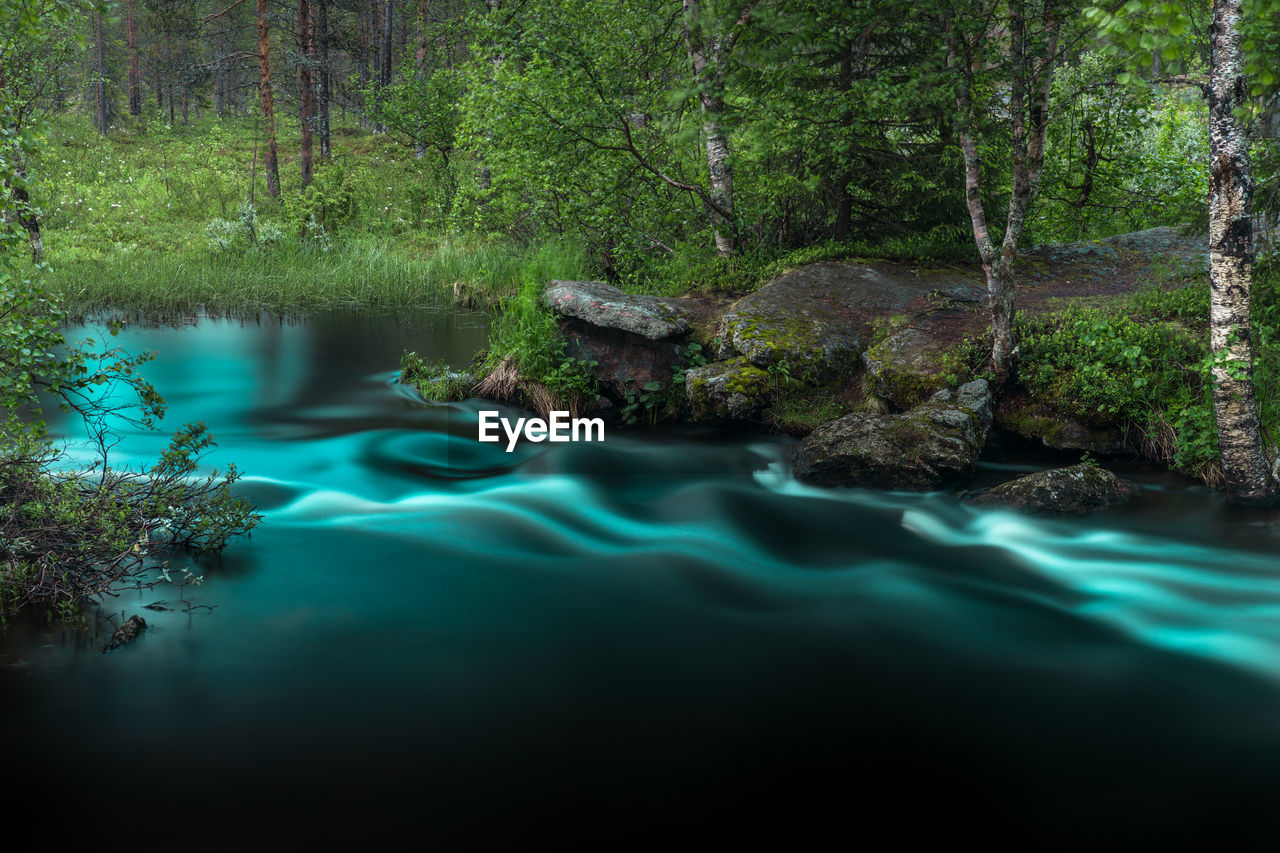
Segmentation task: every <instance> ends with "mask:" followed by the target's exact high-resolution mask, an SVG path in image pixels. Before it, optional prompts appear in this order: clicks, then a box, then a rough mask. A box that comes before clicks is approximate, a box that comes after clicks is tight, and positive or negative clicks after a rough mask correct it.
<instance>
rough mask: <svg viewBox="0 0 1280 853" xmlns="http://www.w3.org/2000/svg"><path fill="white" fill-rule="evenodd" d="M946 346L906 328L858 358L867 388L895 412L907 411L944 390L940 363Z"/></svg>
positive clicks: (927, 335) (917, 330) (926, 335)
mask: <svg viewBox="0 0 1280 853" xmlns="http://www.w3.org/2000/svg"><path fill="white" fill-rule="evenodd" d="M947 348H948V345H947V343H946V342H945V341H943V340H940V339H939V338H938V337H936V336H935V335H932V334H930V333H929V332H928V331H926V330H924V329H919V328H915V327H908V328H906V329H903V330H902V331H900V332H897V333H896V334H893V335H890V336H889V337H888V338H886V339H885V340H883V341H881V342H880V343H878V344H876V345H875V346H873V347H871V349H869V350H867V351H866V352H864V353H863V354H862V364H863V367H864V368H865V369H866V375H867V381H868V384H869V386H870V388H871V390H873V391H874V392H875V393H876V394H878V395H879V396H881V397H883V398H884V399H886V400H888V401H889V402H890V403H892V404H893V405H894V406H897V407H898V408H902V409H905V408H910V407H911V406H913V405H915V404H916V403H919V402H920V401H921V400H924V399H928V398H929V397H930V396H931V395H933V394H934V393H935V392H936V391H938V390H940V389H941V388H944V387H946V384H947V382H946V379H945V378H944V376H945V374H946V369H945V367H944V366H943V363H942V359H943V356H944V355H945V353H946V351H947Z"/></svg>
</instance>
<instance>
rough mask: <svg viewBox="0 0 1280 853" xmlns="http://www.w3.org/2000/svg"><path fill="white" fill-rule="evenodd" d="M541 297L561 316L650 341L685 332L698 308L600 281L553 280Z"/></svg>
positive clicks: (696, 314) (680, 300)
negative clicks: (622, 289)
mask: <svg viewBox="0 0 1280 853" xmlns="http://www.w3.org/2000/svg"><path fill="white" fill-rule="evenodd" d="M542 300H543V303H544V304H545V305H546V306H547V307H548V308H550V309H551V310H552V311H554V312H555V313H557V314H559V315H560V316H562V317H573V318H576V319H578V320H581V321H582V322H583V323H584V324H587V325H590V326H597V327H600V328H605V329H617V330H619V331H622V332H628V333H630V334H633V335H638V336H640V337H642V338H648V339H649V340H653V341H663V340H669V339H671V338H678V337H681V336H683V335H686V334H688V333H689V330H690V328H691V324H692V323H693V322H695V321H696V320H697V319H698V311H697V309H696V308H695V307H694V305H693V304H692V303H691V302H689V301H688V300H683V299H664V298H662V297H658V296H640V295H634V294H630V293H624V292H623V291H621V290H619V289H618V288H616V287H614V286H613V285H611V284H605V283H604V282H602V281H552V282H549V283H548V284H547V288H546V290H545V291H543V294H542Z"/></svg>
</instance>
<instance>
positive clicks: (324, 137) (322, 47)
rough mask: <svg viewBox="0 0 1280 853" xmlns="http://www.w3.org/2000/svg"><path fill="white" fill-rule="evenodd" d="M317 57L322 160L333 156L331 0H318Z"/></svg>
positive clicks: (317, 120)
mask: <svg viewBox="0 0 1280 853" xmlns="http://www.w3.org/2000/svg"><path fill="white" fill-rule="evenodd" d="M315 47H316V49H315V56H316V65H317V71H318V74H317V78H318V79H317V81H316V130H317V131H319V136H320V159H321V160H328V159H329V158H330V157H331V156H333V148H332V145H331V141H332V140H331V137H330V134H329V0H316V37H315Z"/></svg>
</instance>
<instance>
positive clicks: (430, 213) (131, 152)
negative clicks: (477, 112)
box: [32, 117, 593, 317]
mask: <svg viewBox="0 0 1280 853" xmlns="http://www.w3.org/2000/svg"><path fill="white" fill-rule="evenodd" d="M257 133H258V132H257V129H256V127H255V125H254V124H253V123H252V122H250V121H248V120H243V121H239V122H229V123H223V124H219V123H215V122H213V121H209V120H206V121H205V122H203V123H201V124H199V125H193V126H191V127H186V128H182V127H180V128H172V127H169V126H167V125H164V124H161V123H158V122H152V123H151V124H145V125H144V124H132V125H128V126H126V127H121V128H117V129H115V130H113V131H112V132H111V133H110V134H108V136H107V137H105V138H104V137H101V136H99V135H98V134H96V133H95V132H93V131H92V130H91V129H89V128H87V127H86V126H85V124H84V122H83V121H82V120H81V119H79V118H77V117H64V118H60V119H59V120H58V121H57V122H55V124H54V132H53V133H52V134H51V137H50V144H49V146H48V147H47V149H46V150H45V152H44V153H43V155H42V157H41V160H40V161H39V163H38V164H37V166H36V168H33V169H32V175H33V197H34V198H36V199H37V200H38V202H39V204H40V205H41V208H42V210H43V223H44V226H45V231H46V241H45V246H46V260H47V261H48V263H49V266H50V269H49V271H48V272H47V274H46V281H47V283H48V285H49V287H50V289H51V291H52V292H53V293H54V294H56V295H57V296H59V297H60V299H61V300H62V302H63V305H64V307H65V308H66V309H67V310H68V312H69V313H71V314H72V315H77V314H86V313H92V312H95V311H100V310H103V309H106V308H116V309H123V310H124V311H126V312H128V313H134V314H141V315H148V316H157V315H158V316H162V317H163V316H174V315H182V314H190V313H194V312H198V311H205V312H209V313H215V314H217V313H229V312H238V311H245V310H255V309H263V308H266V309H274V310H280V311H297V310H313V309H323V308H329V307H335V306H360V307H381V308H391V309H396V308H406V307H413V306H422V305H433V304H439V303H441V302H455V303H459V304H463V305H466V306H471V307H480V306H492V305H496V304H498V303H499V302H501V301H502V300H503V299H506V298H508V297H510V296H512V295H513V294H515V293H516V292H517V291H518V290H519V289H520V288H521V287H522V286H523V285H524V283H525V282H526V281H527V280H529V279H530V276H531V275H534V274H537V273H541V272H547V273H554V274H555V275H558V276H560V277H566V278H590V277H592V272H593V270H591V269H589V268H588V266H587V264H586V261H585V253H584V252H583V251H582V250H581V249H579V248H576V247H574V246H572V245H571V244H569V243H568V242H567V241H565V240H563V239H561V238H559V237H558V236H557V235H548V236H546V237H544V238H542V239H540V240H537V241H534V242H533V243H532V244H517V243H515V242H513V241H511V240H508V239H505V238H503V237H501V236H484V235H472V236H468V237H465V238H464V237H458V236H455V235H456V234H458V233H460V231H461V229H459V228H457V227H455V226H456V223H452V222H451V221H450V219H449V216H450V210H449V206H450V205H449V203H448V202H449V199H448V197H447V193H445V192H443V191H442V190H441V186H447V181H443V180H442V176H441V173H440V170H439V168H437V167H436V166H435V165H434V164H433V162H432V161H430V160H417V159H415V158H414V157H413V155H412V152H410V151H408V150H406V149H404V148H403V147H401V146H399V145H397V144H396V143H395V142H394V141H393V140H391V139H389V138H388V137H386V136H383V135H377V134H371V133H367V132H364V131H359V130H356V129H355V128H351V127H338V128H336V129H335V134H334V146H335V151H336V155H335V157H334V159H333V161H332V162H331V163H329V164H326V165H322V166H320V168H319V170H318V172H317V179H316V181H315V183H314V184H313V186H312V188H311V189H310V190H308V191H307V192H305V193H304V192H303V191H302V189H301V186H300V184H299V181H298V179H297V176H296V174H295V173H296V172H297V164H296V163H295V161H294V158H293V157H292V156H291V152H293V151H296V148H297V144H296V140H295V139H294V135H295V134H294V132H293V131H282V134H281V138H280V151H281V155H282V156H281V161H280V175H281V183H282V192H281V196H280V198H279V199H272V198H270V197H269V196H268V195H267V194H266V187H265V183H264V180H265V177H264V173H263V168H262V163H261V160H260V159H259V161H258V163H257V165H256V168H255V166H254V149H255V147H256V146H258V145H259V143H260V140H259V139H258V135H257ZM251 192H252V196H253V199H254V208H255V210H254V221H255V223H256V225H257V226H258V228H257V229H255V232H256V233H255V236H258V235H260V234H262V233H266V232H271V233H273V234H276V235H278V239H275V240H273V241H272V242H270V243H266V242H257V241H255V240H250V239H249V238H248V237H244V236H242V237H239V238H236V239H234V240H232V241H228V240H225V239H219V238H215V237H212V236H211V235H213V234H214V232H215V231H217V228H216V225H217V224H220V225H221V226H224V227H223V229H222V230H221V231H219V232H218V233H219V234H222V235H223V236H225V235H227V234H231V233H233V232H234V231H235V230H236V228H237V225H236V222H237V220H240V219H241V218H242V216H241V215H242V210H243V206H244V205H245V203H246V202H247V201H248V199H249V197H250V194H251ZM317 215H318V218H317ZM313 219H316V221H314V222H313V221H312V220H313ZM211 223H215V226H211Z"/></svg>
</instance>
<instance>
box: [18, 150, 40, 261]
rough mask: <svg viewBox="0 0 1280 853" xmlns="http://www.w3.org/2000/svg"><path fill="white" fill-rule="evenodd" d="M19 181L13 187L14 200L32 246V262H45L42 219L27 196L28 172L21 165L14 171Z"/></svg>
mask: <svg viewBox="0 0 1280 853" xmlns="http://www.w3.org/2000/svg"><path fill="white" fill-rule="evenodd" d="M14 172H15V177H16V178H17V180H16V181H15V182H14V186H13V200H14V201H15V202H17V204H16V205H15V208H16V213H17V219H18V224H19V225H21V226H22V227H23V228H25V229H27V240H28V242H29V243H30V244H31V260H32V261H34V262H35V263H37V264H38V263H40V262H41V261H42V260H44V237H43V235H41V233H40V217H39V216H37V215H36V212H35V209H34V208H32V206H31V196H29V195H28V194H27V183H26V182H27V170H26V168H25V167H23V165H22V164H21V163H19V164H17V166H16V168H15V169H14Z"/></svg>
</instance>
